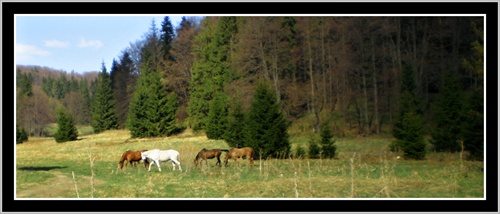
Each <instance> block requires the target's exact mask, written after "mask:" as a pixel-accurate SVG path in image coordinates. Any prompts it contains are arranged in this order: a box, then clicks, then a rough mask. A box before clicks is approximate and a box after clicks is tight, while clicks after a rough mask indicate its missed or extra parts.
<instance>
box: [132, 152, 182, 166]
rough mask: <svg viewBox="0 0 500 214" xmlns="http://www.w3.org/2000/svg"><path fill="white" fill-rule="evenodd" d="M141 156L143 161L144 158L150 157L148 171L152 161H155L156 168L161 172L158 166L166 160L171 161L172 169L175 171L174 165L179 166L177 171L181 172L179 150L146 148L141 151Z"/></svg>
mask: <svg viewBox="0 0 500 214" xmlns="http://www.w3.org/2000/svg"><path fill="white" fill-rule="evenodd" d="M141 158H142V160H143V161H145V160H146V158H149V159H151V160H152V161H151V162H150V163H149V169H148V172H149V171H151V165H153V163H156V165H157V166H158V170H159V171H160V172H161V168H160V162H166V161H169V160H170V161H172V167H173V168H172V170H174V171H175V165H178V166H179V171H181V172H182V168H181V162H180V161H179V160H180V156H179V152H178V151H176V150H173V149H168V150H159V149H153V150H148V151H145V152H141Z"/></svg>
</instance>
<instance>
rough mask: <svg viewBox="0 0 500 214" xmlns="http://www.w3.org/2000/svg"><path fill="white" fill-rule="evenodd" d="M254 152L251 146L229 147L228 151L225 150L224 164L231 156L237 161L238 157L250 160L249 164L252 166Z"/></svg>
mask: <svg viewBox="0 0 500 214" xmlns="http://www.w3.org/2000/svg"><path fill="white" fill-rule="evenodd" d="M254 155H255V152H254V150H253V148H251V147H243V148H231V149H230V150H229V152H227V155H226V158H225V159H224V166H226V165H227V162H228V159H229V158H232V159H233V160H234V162H236V163H237V164H238V166H239V165H240V163H238V158H240V157H241V158H247V159H249V160H250V166H253V156H254Z"/></svg>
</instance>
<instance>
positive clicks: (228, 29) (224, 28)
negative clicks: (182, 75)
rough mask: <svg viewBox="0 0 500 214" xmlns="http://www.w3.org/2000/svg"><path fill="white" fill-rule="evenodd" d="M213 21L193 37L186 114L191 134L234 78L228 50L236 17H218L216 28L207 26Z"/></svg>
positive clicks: (197, 128)
mask: <svg viewBox="0 0 500 214" xmlns="http://www.w3.org/2000/svg"><path fill="white" fill-rule="evenodd" d="M212 18H213V17H212ZM212 18H207V19H205V20H204V22H203V23H202V24H203V25H204V27H205V30H203V31H202V32H201V33H200V34H198V35H197V36H196V38H195V40H196V44H195V45H194V47H193V49H194V52H195V53H196V55H195V61H194V62H193V67H192V69H193V72H192V76H191V81H190V89H189V90H190V96H189V103H188V107H187V112H188V114H189V124H190V126H191V127H192V128H193V129H194V130H200V129H203V127H204V125H205V122H206V118H207V115H208V112H209V104H210V101H211V100H212V99H213V97H214V95H215V93H217V92H220V91H222V90H223V88H224V86H225V85H226V83H228V82H230V81H231V80H232V79H233V78H234V73H235V72H234V70H233V69H232V68H231V52H230V50H231V44H232V38H233V37H234V36H235V35H236V33H237V27H236V17H220V18H218V20H217V22H216V23H215V24H212V23H211V22H210V21H211V19H212Z"/></svg>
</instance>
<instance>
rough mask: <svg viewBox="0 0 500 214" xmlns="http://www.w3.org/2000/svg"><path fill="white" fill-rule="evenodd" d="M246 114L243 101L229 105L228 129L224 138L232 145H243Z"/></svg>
mask: <svg viewBox="0 0 500 214" xmlns="http://www.w3.org/2000/svg"><path fill="white" fill-rule="evenodd" d="M244 121H245V114H244V112H243V105H242V103H241V102H234V103H232V104H231V105H230V106H229V109H228V116H227V129H226V132H225V133H224V140H226V143H227V145H228V146H230V147H238V146H241V145H243V140H244V136H243V133H244V132H243V130H244V127H245V123H244Z"/></svg>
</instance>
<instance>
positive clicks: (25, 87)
mask: <svg viewBox="0 0 500 214" xmlns="http://www.w3.org/2000/svg"><path fill="white" fill-rule="evenodd" d="M16 82H17V88H18V97H30V96H31V95H33V92H32V87H33V77H32V76H31V73H30V74H22V73H21V71H20V70H18V72H17V81H16Z"/></svg>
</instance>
